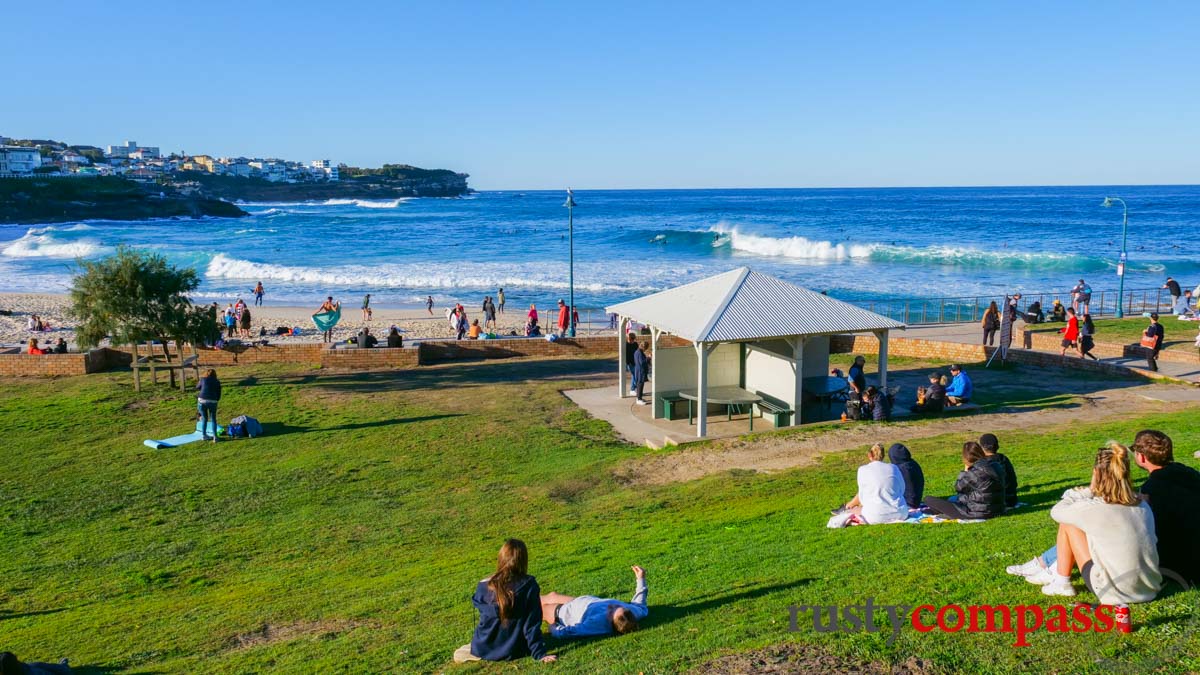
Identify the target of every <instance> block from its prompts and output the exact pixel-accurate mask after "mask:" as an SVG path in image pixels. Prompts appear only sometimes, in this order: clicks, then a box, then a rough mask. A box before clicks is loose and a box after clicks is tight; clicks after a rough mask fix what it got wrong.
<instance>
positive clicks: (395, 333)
mask: <svg viewBox="0 0 1200 675" xmlns="http://www.w3.org/2000/svg"><path fill="white" fill-rule="evenodd" d="M387 346H388V347H389V348H391V349H395V348H397V347H403V346H404V336H403V335H401V334H400V329H399V328H397V327H395V326H392V328H391V330H389V331H388V334H387Z"/></svg>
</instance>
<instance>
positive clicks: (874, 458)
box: [845, 443, 908, 525]
mask: <svg viewBox="0 0 1200 675" xmlns="http://www.w3.org/2000/svg"><path fill="white" fill-rule="evenodd" d="M867 459H868V460H870V461H868V462H867V463H866V464H864V465H862V466H860V467H858V494H856V495H854V499H851V500H850V501H849V502H848V503H847V504H846V506H845V509H846V510H847V511H849V512H850V513H853V514H854V515H857V516H860V517H862V519H863V520H865V521H867V524H869V525H877V524H880V523H895V522H899V521H901V520H904V519H906V518H908V504H907V503H906V502H905V501H904V476H902V475H901V474H900V469H899V467H897V466H896V465H895V464H887V463H885V462H884V461H883V446H882V445H880V444H879V443H876V444H875V445H872V446H871V449H870V450H869V451H867Z"/></svg>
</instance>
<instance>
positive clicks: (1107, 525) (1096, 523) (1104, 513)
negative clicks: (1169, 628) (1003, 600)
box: [1005, 441, 1194, 605]
mask: <svg viewBox="0 0 1200 675" xmlns="http://www.w3.org/2000/svg"><path fill="white" fill-rule="evenodd" d="M1129 475H1130V452H1129V450H1128V449H1127V448H1125V446H1123V445H1121V444H1119V443H1117V442H1115V441H1109V442H1108V444H1107V445H1105V446H1104V447H1103V448H1100V450H1099V452H1097V453H1096V463H1095V466H1094V467H1093V468H1092V482H1091V485H1090V486H1088V487H1081V488H1071V489H1070V490H1067V491H1066V492H1064V493H1063V497H1062V501H1060V502H1058V503H1057V504H1055V505H1054V508H1052V509H1050V517H1051V518H1053V519H1054V520H1055V521H1056V522H1057V523H1058V541H1057V543H1056V544H1055V545H1054V546H1053V547H1052V548H1050V549H1049V550H1048V551H1046V552H1045V553H1043V554H1042V555H1041V556H1040V557H1038V558H1034V559H1033V560H1030V561H1029V562H1026V563H1024V564H1021V565H1012V566H1010V567H1008V568H1007V569H1006V570H1005V571H1007V572H1008V573H1009V574H1012V575H1015V576H1021V577H1025V580H1026V581H1028V582H1029V583H1031V584H1037V585H1039V586H1041V587H1042V593H1044V594H1045V595H1063V596H1068V597H1070V596H1073V595H1075V587H1074V586H1072V585H1071V570H1072V569H1073V568H1075V567H1078V568H1079V576H1080V577H1082V579H1083V583H1084V584H1085V585H1086V586H1087V588H1088V590H1089V591H1091V592H1092V593H1094V594H1095V595H1096V597H1097V598H1098V599H1099V600H1100V602H1101V603H1103V604H1106V605H1115V604H1129V603H1134V602H1149V601H1151V600H1153V599H1154V597H1155V596H1156V595H1158V591H1159V589H1160V588H1162V574H1161V573H1160V572H1159V567H1158V549H1157V538H1156V537H1155V534H1154V514H1153V512H1151V510H1150V506H1149V505H1147V504H1146V503H1145V502H1143V501H1142V499H1141V498H1140V497H1139V496H1138V495H1137V493H1135V492H1134V490H1133V484H1132V483H1131V482H1130V480H1129ZM1189 536H1192V537H1193V538H1194V535H1189Z"/></svg>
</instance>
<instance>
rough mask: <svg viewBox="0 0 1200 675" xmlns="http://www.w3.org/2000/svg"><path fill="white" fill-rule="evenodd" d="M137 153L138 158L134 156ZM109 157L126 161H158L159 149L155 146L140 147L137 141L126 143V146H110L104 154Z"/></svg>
mask: <svg viewBox="0 0 1200 675" xmlns="http://www.w3.org/2000/svg"><path fill="white" fill-rule="evenodd" d="M135 153H137V157H134V156H133V155H134V154H135ZM104 154H105V155H108V156H109V157H122V158H125V159H130V158H132V159H158V157H159V152H158V148H157V147H154V146H138V144H137V141H125V145H110V146H108V149H107V150H105V152H104Z"/></svg>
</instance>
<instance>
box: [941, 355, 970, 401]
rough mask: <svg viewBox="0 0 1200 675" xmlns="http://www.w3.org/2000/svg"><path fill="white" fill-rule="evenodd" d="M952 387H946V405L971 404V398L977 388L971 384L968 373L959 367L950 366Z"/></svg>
mask: <svg viewBox="0 0 1200 675" xmlns="http://www.w3.org/2000/svg"><path fill="white" fill-rule="evenodd" d="M950 376H951V377H952V378H953V379H952V380H950V386H949V387H946V405H964V404H966V403H970V402H971V396H972V395H973V394H974V393H975V386H974V385H973V384H972V383H971V378H970V377H969V376H968V375H967V371H965V370H963V369H962V367H961V366H959V365H957V364H956V365H953V366H950Z"/></svg>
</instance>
